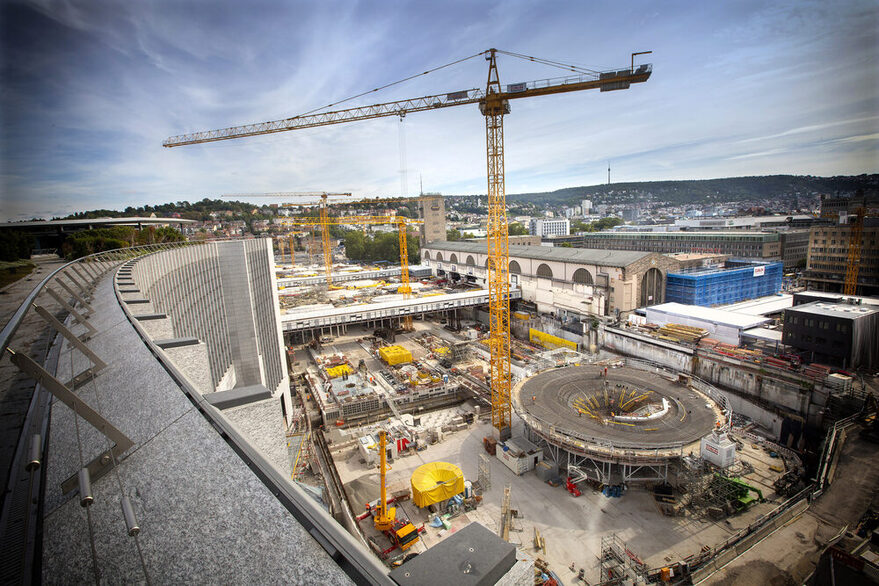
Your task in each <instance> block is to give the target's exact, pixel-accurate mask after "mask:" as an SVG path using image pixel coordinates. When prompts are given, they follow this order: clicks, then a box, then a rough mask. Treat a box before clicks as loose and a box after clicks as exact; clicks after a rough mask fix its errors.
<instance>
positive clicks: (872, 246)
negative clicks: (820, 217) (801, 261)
mask: <svg viewBox="0 0 879 586" xmlns="http://www.w3.org/2000/svg"><path fill="white" fill-rule="evenodd" d="M851 230H852V227H851V226H850V225H834V226H821V227H817V228H812V230H810V232H809V256H808V261H807V263H808V264H807V267H806V272H805V275H804V278H805V284H806V288H807V289H815V290H817V291H828V292H841V291H842V287H843V283H844V281H845V273H846V268H847V266H848V253H849V243H850V239H851ZM856 293H857V294H859V295H876V294H879V218H864V229H863V233H862V235H861V260H860V262H859V263H858V286H857V291H856Z"/></svg>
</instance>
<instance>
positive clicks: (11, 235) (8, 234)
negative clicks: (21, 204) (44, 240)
mask: <svg viewBox="0 0 879 586" xmlns="http://www.w3.org/2000/svg"><path fill="white" fill-rule="evenodd" d="M33 245H34V239H33V236H31V235H30V234H27V233H26V232H23V231H21V230H2V231H0V260H5V261H15V260H18V259H20V258H30V257H31V248H33Z"/></svg>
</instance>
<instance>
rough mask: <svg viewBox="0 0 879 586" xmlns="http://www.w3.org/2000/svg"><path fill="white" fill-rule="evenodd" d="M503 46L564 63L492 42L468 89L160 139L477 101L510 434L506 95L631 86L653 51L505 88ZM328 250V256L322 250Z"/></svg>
mask: <svg viewBox="0 0 879 586" xmlns="http://www.w3.org/2000/svg"><path fill="white" fill-rule="evenodd" d="M498 52H501V53H504V54H507V55H511V56H514V57H521V58H526V59H529V60H531V61H537V62H543V63H546V64H551V65H555V66H559V65H562V64H558V63H553V62H549V61H547V60H542V59H536V58H533V57H527V56H523V55H517V54H513V53H508V52H506V51H498V50H497V49H489V50H488V51H485V52H484V53H483V55H484V56H485V59H486V61H488V80H487V83H486V86H485V90H484V91H483V90H481V89H468V90H461V91H456V92H448V93H444V94H434V95H430V96H423V97H419V98H411V99H407V100H398V101H394V102H385V103H381V104H374V105H371V106H358V107H355V108H347V109H342V110H335V111H325V112H320V113H317V114H306V115H302V116H294V117H291V118H285V119H282V120H272V121H268V122H259V123H256V124H247V125H243V126H231V127H228V128H222V129H218V130H208V131H204V132H194V133H189V134H181V135H178V136H173V137H170V138H168V139H166V140H165V141H164V142H163V143H162V146H164V147H169V148H170V147H176V146H182V145H189V144H200V143H206V142H214V141H220V140H230V139H236V138H243V137H249V136H259V135H263V134H272V133H276V132H285V131H288V130H299V129H303V128H312V127H316V126H326V125H331V124H342V123H346V122H355V121H358V120H368V119H372V118H382V117H387V116H403V115H405V114H409V113H412V112H423V111H428V110H434V109H438V108H448V107H452V106H461V105H464V104H478V105H479V109H480V112H481V113H482V115H483V116H484V117H485V140H486V166H487V174H488V288H489V317H490V332H491V333H490V336H489V347H490V349H491V361H490V363H491V402H492V424H493V425H494V427H495V428H496V429H497V431H498V435H499V436H500V437H502V438H506V437H508V436H509V433H510V422H511V411H512V409H511V403H510V382H511V381H510V306H509V289H510V285H509V264H508V263H509V238H508V232H507V213H506V195H505V188H504V115H505V114H509V112H510V105H509V102H510V100H514V99H522V98H531V97H537V96H545V95H550V94H559V93H567V92H575V91H582V90H590V89H597V90H600V91H602V92H606V91H614V90H624V89H628V88H629V86H630V85H631V84H633V83H643V82H645V81H647V80H648V79H649V78H650V75H651V74H652V72H653V69H652V66H651V65H649V64H642V65H639V66H637V68H636V66H635V55H644V54H647V53H650V51H643V52H638V53H633V54H632V62H631V65H630V66H626V67H625V68H624V69H617V70H609V71H601V72H598V71H585V70H583V69H582V68H576V67H574V66H564V68H565V69H570V70H571V71H578V72H579V73H578V75H574V76H568V77H564V78H553V79H544V80H537V81H531V82H524V83H516V84H511V85H508V86H507V87H506V91H504V88H503V87H502V86H501V84H500V78H499V76H498V69H497V53H498ZM321 220H322V221H323V222H326V221H327V220H326V206H325V204H324V205H322V207H321ZM323 227H324V228H326V227H327V224H326V223H325V224H323ZM323 234H324V243H325V244H324V246H325V248H324V250H325V251H328V250H329V249H328V245H329V236H328V234H327V231H326V229H325V230H324V231H323ZM401 234H402V232H401ZM403 238H404V236H401V241H400V246H401V251H402V250H403V246H404V243H403ZM325 258H327V257H326V256H325ZM330 268H331V267H330V261H329V260H328V261H327V274H329V270H330ZM404 274H406V276H407V277H408V271H404Z"/></svg>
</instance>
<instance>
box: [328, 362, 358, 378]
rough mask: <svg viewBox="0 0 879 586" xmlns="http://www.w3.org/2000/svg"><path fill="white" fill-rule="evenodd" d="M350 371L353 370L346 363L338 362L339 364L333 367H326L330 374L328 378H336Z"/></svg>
mask: <svg viewBox="0 0 879 586" xmlns="http://www.w3.org/2000/svg"><path fill="white" fill-rule="evenodd" d="M352 372H354V371H353V370H351V367H350V366H348V365H347V364H340V365H339V366H334V367H333V368H328V369H327V374H328V375H329V376H330V378H336V377H337V376H343V375H346V374H351V373H352Z"/></svg>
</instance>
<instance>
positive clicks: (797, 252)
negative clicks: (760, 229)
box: [778, 230, 809, 271]
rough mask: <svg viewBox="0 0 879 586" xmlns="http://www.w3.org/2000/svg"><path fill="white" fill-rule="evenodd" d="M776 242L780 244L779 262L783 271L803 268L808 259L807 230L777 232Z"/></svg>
mask: <svg viewBox="0 0 879 586" xmlns="http://www.w3.org/2000/svg"><path fill="white" fill-rule="evenodd" d="M778 241H779V243H780V244H781V257H782V258H781V260H782V262H783V264H784V270H785V271H793V270H796V269H797V268H800V269H802V268H804V267H805V265H806V259H807V258H808V257H809V231H808V230H779V231H778Z"/></svg>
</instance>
